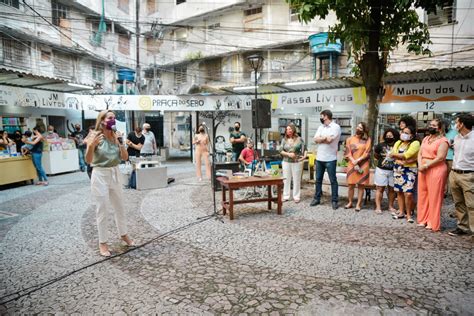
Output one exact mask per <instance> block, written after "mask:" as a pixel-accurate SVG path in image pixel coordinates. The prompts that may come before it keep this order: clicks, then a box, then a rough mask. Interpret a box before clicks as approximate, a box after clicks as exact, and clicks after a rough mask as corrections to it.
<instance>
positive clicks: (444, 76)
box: [384, 67, 474, 84]
mask: <svg viewBox="0 0 474 316" xmlns="http://www.w3.org/2000/svg"><path fill="white" fill-rule="evenodd" d="M472 78H474V67H455V68H442V69H438V68H437V69H426V70H417V71H404V72H397V73H392V74H388V75H387V76H385V79H384V82H385V84H397V83H422V82H437V81H447V80H464V79H472Z"/></svg>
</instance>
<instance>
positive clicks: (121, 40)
mask: <svg viewBox="0 0 474 316" xmlns="http://www.w3.org/2000/svg"><path fill="white" fill-rule="evenodd" d="M118 51H119V52H121V53H122V54H125V55H130V39H129V38H128V36H127V35H126V34H119V36H118Z"/></svg>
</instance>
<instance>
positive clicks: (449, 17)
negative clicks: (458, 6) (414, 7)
mask: <svg viewBox="0 0 474 316" xmlns="http://www.w3.org/2000/svg"><path fill="white" fill-rule="evenodd" d="M454 12H455V5H454V0H451V1H446V2H445V4H444V5H443V6H436V13H434V12H432V13H430V14H428V17H427V21H428V26H438V25H443V24H449V23H453V22H454V21H455V16H454Z"/></svg>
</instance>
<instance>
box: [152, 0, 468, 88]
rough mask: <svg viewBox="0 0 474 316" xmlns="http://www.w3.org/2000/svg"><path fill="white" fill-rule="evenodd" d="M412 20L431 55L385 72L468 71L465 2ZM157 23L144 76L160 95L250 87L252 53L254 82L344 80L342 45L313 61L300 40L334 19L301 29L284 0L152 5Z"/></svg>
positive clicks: (399, 62)
mask: <svg viewBox="0 0 474 316" xmlns="http://www.w3.org/2000/svg"><path fill="white" fill-rule="evenodd" d="M418 13H419V16H420V20H422V21H425V22H426V23H427V24H428V25H429V29H430V33H431V39H432V42H433V44H432V45H431V46H430V49H431V51H432V52H433V56H431V57H429V56H415V55H413V54H408V53H407V52H406V49H405V47H403V46H401V47H400V48H399V49H398V50H397V51H395V52H394V53H393V54H392V56H391V59H390V65H389V69H388V70H389V71H390V72H392V73H393V72H404V71H413V70H425V69H429V68H453V67H463V66H471V65H472V64H473V61H474V59H473V45H474V31H473V28H472V27H470V22H469V21H470V20H472V19H473V18H474V8H473V5H472V3H471V2H470V1H467V0H458V1H455V0H453V1H448V2H447V3H446V5H445V6H444V7H440V8H439V10H438V11H437V13H436V14H434V13H433V14H429V15H428V14H427V13H426V12H424V11H423V10H419V11H418ZM158 18H159V23H158V24H157V25H156V26H155V32H153V33H149V34H146V35H145V36H146V37H147V45H149V47H150V49H149V50H151V47H154V49H155V50H154V55H153V58H154V59H153V60H149V62H150V65H149V66H148V67H145V68H146V71H145V76H146V77H147V78H152V79H156V80H157V82H158V83H159V85H160V87H161V89H159V92H160V93H161V94H187V93H203V92H204V93H205V92H210V93H213V92H216V91H217V90H216V89H219V88H222V87H224V88H228V87H233V86H234V87H235V86H240V85H249V84H252V82H253V78H254V77H253V74H252V69H250V66H249V64H248V62H247V60H246V57H248V56H249V55H251V54H255V53H258V54H261V55H262V56H263V57H264V58H265V61H264V65H263V69H262V70H261V71H260V73H259V74H258V77H259V79H258V80H259V83H274V82H291V81H301V80H314V79H321V78H334V77H346V76H349V77H350V76H352V74H351V71H350V69H351V67H352V64H351V60H347V54H346V52H345V51H344V46H342V49H341V51H339V52H335V53H332V54H315V52H314V50H313V49H312V48H311V46H310V43H309V41H308V38H309V37H310V36H311V35H314V34H321V33H324V32H327V30H328V26H329V25H331V24H333V23H334V16H329V17H328V18H327V19H325V20H319V19H315V20H314V21H312V22H311V23H310V24H302V23H300V22H299V21H298V18H297V15H296V12H295V10H294V9H293V8H292V7H291V4H288V3H287V2H285V1H284V0H272V1H258V0H256V1H238V0H235V1H225V0H224V1H212V2H203V1H200V0H174V1H159V2H158ZM156 52H158V53H156ZM153 65H154V66H153ZM220 91H221V92H225V90H224V91H222V89H221V90H220ZM249 92H251V91H249Z"/></svg>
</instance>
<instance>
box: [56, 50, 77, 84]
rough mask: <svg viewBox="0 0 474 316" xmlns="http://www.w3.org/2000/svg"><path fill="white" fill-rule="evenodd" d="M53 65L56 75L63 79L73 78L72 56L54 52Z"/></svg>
mask: <svg viewBox="0 0 474 316" xmlns="http://www.w3.org/2000/svg"><path fill="white" fill-rule="evenodd" d="M53 56H54V58H53V65H54V75H55V76H58V77H61V78H72V76H73V68H72V59H71V56H69V55H66V54H63V53H59V52H54V55H53Z"/></svg>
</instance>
